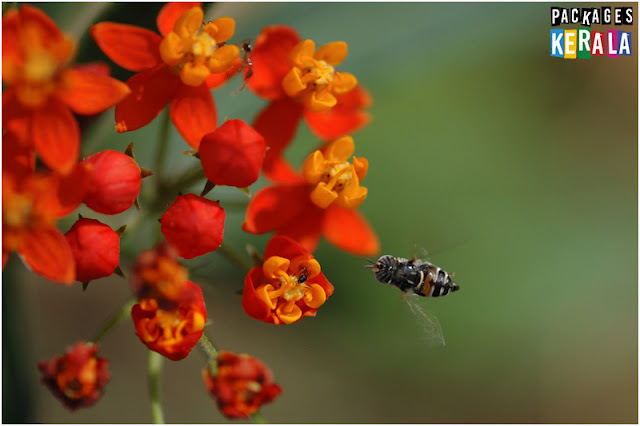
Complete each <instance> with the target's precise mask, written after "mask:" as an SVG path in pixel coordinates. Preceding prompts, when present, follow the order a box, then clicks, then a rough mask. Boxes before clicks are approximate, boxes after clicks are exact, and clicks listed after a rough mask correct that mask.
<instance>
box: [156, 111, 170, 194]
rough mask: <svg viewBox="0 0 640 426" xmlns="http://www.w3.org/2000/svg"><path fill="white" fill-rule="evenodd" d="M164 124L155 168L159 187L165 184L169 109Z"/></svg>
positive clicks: (161, 129) (161, 126)
mask: <svg viewBox="0 0 640 426" xmlns="http://www.w3.org/2000/svg"><path fill="white" fill-rule="evenodd" d="M162 118H163V119H162V124H161V125H160V136H159V137H158V150H157V151H156V159H155V160H156V161H155V170H154V173H155V175H156V179H157V180H156V182H157V184H158V187H160V186H162V185H163V184H164V168H165V164H166V162H167V146H168V145H169V124H170V123H171V120H170V117H169V109H168V108H167V109H166V110H165V112H164V113H163V117H162Z"/></svg>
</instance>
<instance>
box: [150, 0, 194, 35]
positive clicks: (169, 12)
mask: <svg viewBox="0 0 640 426" xmlns="http://www.w3.org/2000/svg"><path fill="white" fill-rule="evenodd" d="M201 5H202V3H201V2H184V3H182V2H169V3H167V4H165V5H164V6H162V9H160V13H158V17H157V18H156V24H157V25H158V31H160V34H162V35H163V36H166V35H167V34H169V33H170V32H171V31H173V26H174V25H175V23H176V21H177V20H178V18H179V17H180V16H182V14H183V13H185V12H186V11H187V10H189V9H191V8H192V7H196V6H201Z"/></svg>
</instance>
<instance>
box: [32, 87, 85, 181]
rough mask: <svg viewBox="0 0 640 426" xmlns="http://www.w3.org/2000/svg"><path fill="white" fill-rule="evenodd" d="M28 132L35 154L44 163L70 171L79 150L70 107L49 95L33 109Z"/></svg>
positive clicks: (62, 171)
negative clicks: (49, 98)
mask: <svg viewBox="0 0 640 426" xmlns="http://www.w3.org/2000/svg"><path fill="white" fill-rule="evenodd" d="M31 133H32V138H33V142H34V144H35V147H36V151H37V152H38V156H39V157H40V159H41V160H42V161H43V162H44V163H45V164H46V165H47V167H49V168H50V169H52V170H56V171H59V172H60V173H69V172H70V171H71V169H72V168H73V165H74V164H75V163H76V162H77V160H78V155H79V154H80V129H79V127H78V122H77V121H76V119H75V117H74V116H73V115H72V114H71V111H69V108H67V106H66V105H64V104H63V103H61V102H60V101H57V100H55V99H51V100H50V101H49V102H47V104H46V105H45V106H44V107H43V108H41V109H38V110H36V111H35V112H34V113H33V124H32V129H31Z"/></svg>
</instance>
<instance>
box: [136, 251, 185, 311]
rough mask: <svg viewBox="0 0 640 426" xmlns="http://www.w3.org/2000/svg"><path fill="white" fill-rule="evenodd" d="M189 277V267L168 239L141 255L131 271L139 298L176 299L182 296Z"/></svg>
mask: <svg viewBox="0 0 640 426" xmlns="http://www.w3.org/2000/svg"><path fill="white" fill-rule="evenodd" d="M187 277H188V273H187V269H186V268H185V267H184V266H182V265H181V264H180V263H179V262H178V258H177V254H176V252H175V250H173V249H172V248H171V246H170V245H169V244H167V242H166V241H165V242H162V243H159V244H158V245H156V246H155V247H154V248H153V249H151V250H145V251H143V252H142V253H140V254H139V255H138V257H137V258H136V261H135V263H134V264H133V267H132V271H131V287H132V289H133V291H134V292H135V294H136V297H138V299H157V300H168V301H172V302H176V301H178V300H180V298H182V297H183V295H182V293H183V292H184V291H185V285H184V283H185V282H186V281H187Z"/></svg>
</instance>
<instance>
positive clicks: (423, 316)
mask: <svg viewBox="0 0 640 426" xmlns="http://www.w3.org/2000/svg"><path fill="white" fill-rule="evenodd" d="M416 299H417V297H416V296H412V295H409V294H405V295H404V300H405V302H407V305H409V309H410V310H411V313H412V314H413V315H414V316H415V317H416V319H417V320H418V324H419V325H420V326H421V327H422V330H423V332H424V335H425V338H426V339H427V342H428V343H430V344H432V345H434V346H444V345H445V344H446V343H445V341H444V334H443V333H442V327H441V326H440V321H438V318H437V317H436V316H435V315H434V314H432V313H430V312H428V311H425V310H424V309H423V308H422V306H421V305H420V304H419V303H418V301H417V300H416Z"/></svg>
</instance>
